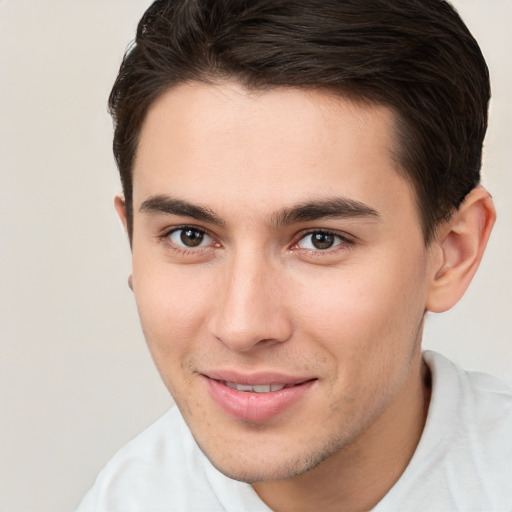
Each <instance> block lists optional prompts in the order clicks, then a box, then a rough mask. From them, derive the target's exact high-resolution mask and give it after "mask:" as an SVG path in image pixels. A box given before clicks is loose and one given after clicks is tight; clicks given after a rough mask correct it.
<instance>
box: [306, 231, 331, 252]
mask: <svg viewBox="0 0 512 512" xmlns="http://www.w3.org/2000/svg"><path fill="white" fill-rule="evenodd" d="M311 243H312V244H313V245H314V246H315V247H316V248H317V249H330V248H331V247H332V246H333V244H334V235H331V234H330V233H313V234H312V235H311Z"/></svg>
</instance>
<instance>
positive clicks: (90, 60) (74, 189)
mask: <svg viewBox="0 0 512 512" xmlns="http://www.w3.org/2000/svg"><path fill="white" fill-rule="evenodd" d="M454 3H455V5H456V6H457V7H458V9H459V11H460V12H461V14H462V16H463V18H464V19H465V20H466V22H467V24H468V25H469V27H470V28H471V30H472V31H473V33H474V35H475V36H476V38H477V39H478V40H479V41H480V43H481V47H482V49H483V52H484V54H485V55H486V57H487V60H488V64H489V67H490V70H491V75H492V83H493V102H492V107H491V116H490V128H489V132H488V137H487V140H486V146H485V161H484V171H483V175H484V180H483V181H484V184H485V185H486V186H487V188H488V189H489V190H490V191H491V192H492V194H493V196H494V198H495V201H496V206H497V210H498V224H497V226H496V228H495V231H494V233H493V236H492V239H491V242H490V245H489V248H488V251H487V254H486V256H485V259H484V261H483V264H482V266H481V269H480V271H479V273H478V275H477V278H476V279H475V281H474V282H473V284H472V286H471V288H470V290H469V292H468V293H467V295H466V296H465V297H464V299H463V300H462V301H461V303H460V304H459V305H458V306H457V307H455V308H454V309H453V310H452V311H451V312H449V313H446V314H443V315H431V316H429V317H428V320H427V324H426V334H425V343H424V345H425V347H427V348H434V349H436V350H439V351H441V352H443V353H444V354H446V355H448V356H449V357H451V358H453V359H454V360H455V361H456V362H458V363H459V364H461V365H462V366H464V367H465V368H467V369H473V370H481V371H486V372H490V373H494V374H496V375H498V376H501V377H502V378H504V379H506V380H509V381H512V343H511V336H510V334H509V331H510V323H511V322H510V321H511V318H512V270H511V265H512V228H511V226H512V175H511V172H510V157H509V154H510V149H511V144H512V140H511V133H512V96H511V95H512V59H511V57H510V55H511V52H512V31H511V30H510V27H512V1H511V0H457V1H456V2H454ZM148 5H149V1H146V0H0V173H1V174H0V236H1V238H0V258H1V267H0V268H1V270H0V300H1V304H0V311H1V321H0V329H1V334H0V339H1V351H0V390H1V391H0V400H1V402H0V407H1V409H0V443H1V444H0V510H1V511H2V512H7V511H13V512H14V511H66V510H72V509H73V508H74V507H75V506H76V505H77V503H78V502H79V500H80V498H81V496H82V495H83V493H84V492H85V491H86V490H87V488H88V487H89V486H90V485H91V484H92V482H93V479H94V477H95V475H96V473H97V472H98V470H99V469H100V468H101V466H102V465H103V464H104V463H105V462H106V461H107V460H108V459H109V458H110V457H111V455H112V454H113V453H114V452H115V451H116V450H117V449H118V448H119V447H120V446H122V445H123V444H124V443H125V442H126V441H127V440H129V439H130V438H131V437H133V436H134V435H135V434H136V433H138V432H139V431H140V430H142V429H143V428H144V427H145V426H146V425H148V424H149V423H150V422H151V421H153V420H154V419H156V418H157V417H158V416H159V415H160V414H162V413H163V412H164V411H165V410H166V409H167V408H168V407H169V405H170V404H171V399H170V398H169V396H168V394H167V391H166V390H165V389H164V387H163V385H162V384H161V382H160V379H159V377H158V375H157V373H156V370H154V369H153V365H152V362H151V360H150V357H149V355H148V353H147V350H146V347H145V343H144V340H143V336H142V334H141V330H140V327H139V324H138V320H137V314H136V310H135V306H134V301H133V299H132V296H131V294H130V292H129V290H128V287H127V285H126V280H127V276H128V274H129V273H130V254H129V250H128V245H127V243H126V240H125V236H124V233H123V232H122V229H121V226H120V223H119V222H118V220H117V219H116V217H115V215H114V210H113V207H112V199H113V196H114V194H115V193H116V192H118V191H119V190H120V187H119V183H118V178H117V173H116V169H115V166H114V162H113V158H112V156H111V138H112V126H111V121H110V119H109V117H108V115H107V113H106V101H107V96H108V93H109V91H110V87H111V85H112V83H113V80H114V78H115V75H116V73H117V69H118V67H119V64H120V60H121V57H122V54H123V52H124V49H125V47H126V46H127V44H128V43H129V41H130V40H131V39H132V38H133V35H134V31H135V27H136V23H137V21H138V19H139V18H140V16H141V15H142V13H143V11H144V10H145V8H146V7H147V6H148Z"/></svg>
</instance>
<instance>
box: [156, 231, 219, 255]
mask: <svg viewBox="0 0 512 512" xmlns="http://www.w3.org/2000/svg"><path fill="white" fill-rule="evenodd" d="M187 230H190V231H195V232H196V233H199V234H200V235H202V236H204V235H206V236H208V237H209V238H211V239H212V240H213V241H214V245H217V246H220V244H218V243H216V242H215V239H214V237H213V236H211V235H210V234H209V233H208V232H207V231H206V230H204V229H202V228H198V227H196V226H189V225H185V226H176V227H173V228H172V229H168V230H167V231H165V232H164V233H162V234H161V235H159V236H158V238H159V239H160V242H161V243H162V244H163V245H165V247H166V248H167V249H170V250H172V251H173V252H175V253H178V254H183V255H191V254H193V255H199V254H203V253H204V252H205V251H208V250H210V249H211V247H212V244H210V245H207V246H198V247H195V248H194V247H185V246H179V245H177V244H175V243H174V242H172V241H171V240H170V237H171V235H172V234H174V233H177V232H179V231H187Z"/></svg>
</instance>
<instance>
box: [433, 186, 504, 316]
mask: <svg viewBox="0 0 512 512" xmlns="http://www.w3.org/2000/svg"><path fill="white" fill-rule="evenodd" d="M495 220H496V211H495V209H494V203H493V201H492V198H491V196H490V195H489V193H488V192H487V191H486V190H485V189H484V188H482V187H477V188H475V189H473V190H472V191H471V192H470V193H469V194H468V195H467V197H466V198H465V199H464V202H463V203H462V204H461V206H460V207H459V209H458V210H457V211H456V212H455V213H454V214H453V215H452V217H451V218H450V220H449V221H448V222H447V223H445V224H442V225H441V226H440V228H439V231H438V234H437V236H436V240H435V241H434V242H433V245H434V247H432V254H434V255H435V261H436V263H435V265H434V266H433V268H432V276H431V280H430V284H429V289H428V293H427V302H426V306H425V307H426V309H427V310H428V311H432V312H435V313H441V312H442V311H446V310H448V309H450V308H451V307H453V306H454V305H455V304H456V303H457V302H458V301H459V300H460V298H461V297H462V296H463V295H464V292H465V291H466V289H467V287H468V286H469V283H470V282H471V279H473V276H474V275H475V272H476V270H477V268H478V266H479V264H480V261H481V260H482V256H483V254H484V251H485V247H486V245H487V241H488V240H489V235H490V234H491V230H492V227H493V225H494V221H495Z"/></svg>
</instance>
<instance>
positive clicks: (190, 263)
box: [80, 0, 512, 512]
mask: <svg viewBox="0 0 512 512" xmlns="http://www.w3.org/2000/svg"><path fill="white" fill-rule="evenodd" d="M489 95H490V93H489V82H488V73H487V67H486V65H485V62H484V59H483V57H482V55H481V52H480V50H479V48H478V45H477V43H476V42H475V40H474V39H473V37H472V36H471V34H470V33H469V32H468V30H467V28H466V27H465V25H464V24H463V22H462V21H461V20H460V18H459V17H458V15H457V14H456V13H455V12H454V10H453V9H452V8H451V7H450V5H449V4H447V3H446V2H444V1H442V0H358V1H349V0H327V1H324V2H311V0H167V1H158V2H155V3H154V4H153V5H152V6H151V7H150V8H149V9H148V11H147V12H146V14H145V15H144V17H143V19H142V20H141V22H140V24H139V28H138V31H137V38H136V44H135V45H134V46H133V47H132V48H131V49H130V51H129V52H128V54H127V55H126V57H125V59H124V62H123V64H122V67H121V70H120V73H119V76H118V79H117V81H116V84H115V85H114V89H113V91H112V95H111V98H110V107H111V111H112V114H113V116H114V120H115V126H116V129H115V140H114V152H115V156H116V160H117V163H118V166H119V170H120V173H121V179H122V183H123V190H124V197H118V198H116V201H115V205H116V209H117V211H118V213H119V215H120V217H121V219H122V220H123V222H124V224H125V226H126V229H127V232H128V235H129V239H130V243H131V247H132V252H133V275H132V277H131V278H130V286H131V288H132V290H133V292H134V294H135V299H136V301H137V306H138V310H139V314H140V318H141V322H142V327H143V330H144V333H145V337H146V340H147V343H148V346H149V349H150V351H151V354H152V356H153V359H154V361H155V364H156V366H157V368H158V370H159V372H160V374H161V376H162V378H163V380H164V382H165V384H166V386H167V387H168V389H169V391H170V393H171V394H172V396H173V398H174V400H175V402H176V404H177V408H174V409H173V410H171V411H170V412H169V413H168V414H166V415H165V416H164V417H163V418H162V419H160V420H159V421H157V422H156V423H155V424H154V425H152V426H151V427H150V428H149V429H148V430H146V431H145V432H143V433H142V434H141V435H140V436H138V437H137V438H136V439H135V440H134V441H132V442H131V443H130V444H128V445H127V446H126V447H125V448H123V449H122V450H121V451H120V452H119V453H118V454H117V455H116V456H115V457H114V459H112V461H111V462H110V463H109V464H108V465H107V467H106V468H105V469H104V470H103V471H102V473H101V474H100V476H99V477H98V480H97V482H96V484H95V485H94V487H93V489H92V490H91V491H90V492H89V494H88V495H87V496H86V497H85V498H84V501H83V502H82V505H81V507H80V510H98V511H99V510H101V511H110V512H112V511H118V510H119V511H121V510H140V511H156V510H159V511H160V510H162V511H163V510H165V511H170V510H175V511H205V512H206V511H208V512H212V511H217V510H229V511H233V512H235V511H236V512H240V511H265V510H274V511H283V512H287V511H290V512H300V511H316V510H321V511H339V510H347V511H355V510H370V509H372V510H376V511H395V510H425V511H427V510H428V511H430V510H461V511H462V510H463V511H468V510H475V511H477V510H478V511H483V510H487V511H491V510H492V511H498V510H511V509H512V485H510V482H511V479H512V465H511V463H510V461H511V456H512V440H511V436H512V434H511V433H512V390H511V388H510V387H509V386H507V385H505V384H504V383H501V382H499V381H497V380H495V379H493V378H492V377H489V376H485V375H477V374H470V373H466V372H464V371H463V370H461V369H460V368H458V367H457V366H455V365H454V364H453V363H451V362H450V361H448V360H447V359H445V358H443V357H442V356H441V355H439V354H435V353H425V354H422V352H421V337H422V326H423V319H424V316H425V314H426V312H427V311H435V312H441V311H444V310H447V309H449V308H450V307H452V306H453V305H454V304H455V303H456V302H457V301H458V300H459V299H460V297H461V296H462V295H463V293H464V291H465V290H466V288H467V286H468V285H469V282H470V281H471V279H472V277H473V275H474V273H475V271H476V269H477V267H478V264H479V262H480V260H481V257H482V254H483V252H484V249H485V245H486V242H487V239H488V237H489V234H490V231H491V228H492V225H493V223H494V218H495V214H494V208H493V204H492V200H491V198H490V196H489V194H488V193H487V192H486V191H485V190H484V189H483V188H481V187H480V185H479V169H480V163H481V150H482V142H483V138H484V135H485V131H486V125H487V106H488V100H489Z"/></svg>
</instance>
